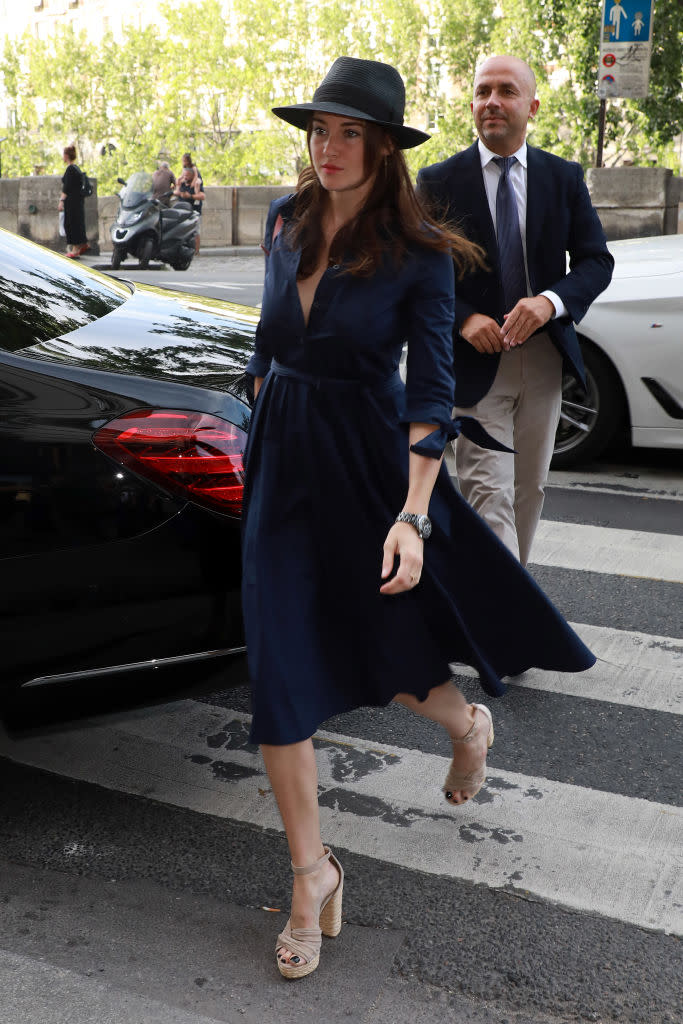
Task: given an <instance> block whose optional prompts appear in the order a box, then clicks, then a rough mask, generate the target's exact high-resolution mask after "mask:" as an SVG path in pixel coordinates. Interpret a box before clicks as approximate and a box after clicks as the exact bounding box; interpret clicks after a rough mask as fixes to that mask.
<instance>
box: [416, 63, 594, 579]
mask: <svg viewBox="0 0 683 1024" xmlns="http://www.w3.org/2000/svg"><path fill="white" fill-rule="evenodd" d="M470 106H471V109H472V112H473V114H474V123H475V126H476V129H477V132H478V135H479V139H478V141H477V142H475V143H474V145H472V146H470V148H469V149H466V150H465V151H464V152H461V153H458V154H456V155H455V156H452V157H450V158H449V159H448V160H445V161H443V162H442V163H438V164H434V165H433V166H431V167H427V168H423V169H422V170H421V171H420V172H419V174H418V178H417V185H418V190H419V191H420V194H421V195H422V197H423V198H424V199H426V200H429V202H430V206H431V208H432V209H433V210H434V211H438V212H439V214H440V215H442V216H444V217H446V219H447V220H449V221H451V222H453V223H456V224H458V225H459V226H460V227H461V228H462V229H463V231H464V232H465V233H466V234H467V236H468V238H470V239H471V240H472V241H474V242H476V243H477V244H478V245H480V246H481V247H482V249H484V251H485V252H486V259H487V264H488V266H487V267H486V268H482V267H476V268H475V269H474V271H472V272H469V273H467V274H466V275H465V277H464V278H463V280H462V281H461V282H460V283H459V285H458V288H457V289H456V303H455V326H456V331H455V336H454V349H455V404H456V412H457V413H458V414H461V415H464V414H467V415H472V416H475V417H476V418H477V419H478V420H479V421H480V422H481V423H482V424H483V425H484V427H485V428H486V430H488V431H489V432H490V433H491V434H492V435H493V436H494V437H495V438H497V439H498V440H500V441H502V442H503V443H504V444H505V445H507V446H508V447H510V448H514V449H515V452H516V454H515V457H514V460H512V459H510V458H509V457H508V456H507V455H505V454H501V453H500V452H496V451H490V450H486V451H484V450H482V449H480V448H477V446H476V445H473V444H472V442H471V441H469V440H468V439H467V438H465V437H460V438H458V441H457V443H456V444H455V455H456V465H457V471H458V480H459V482H460V488H461V491H462V493H463V495H464V496H465V497H466V498H467V500H468V501H469V502H470V503H471V505H472V506H473V507H474V508H475V509H476V510H477V512H479V514H480V515H481V516H483V517H484V519H485V520H486V522H487V523H488V524H489V526H490V527H491V529H492V530H493V531H494V532H495V533H496V534H497V536H498V537H500V539H501V540H502V541H503V542H504V543H505V544H506V545H507V546H508V548H509V549H510V550H511V551H512V552H513V553H514V554H515V555H517V556H518V557H519V559H520V561H521V562H522V565H526V564H527V561H528V559H529V552H530V550H531V544H532V541H533V537H534V533H535V531H536V527H537V525H538V521H539V519H540V516H541V509H542V508H543V498H544V485H545V482H546V479H547V475H548V469H549V467H550V460H551V457H552V454H553V447H554V440H555V431H556V429H557V424H558V422H559V416H560V408H561V402H562V372H563V367H564V370H566V371H567V372H568V373H572V374H573V375H574V376H576V377H577V378H578V379H579V380H584V379H585V378H584V366H583V359H582V357H581V350H580V348H579V343H578V340H577V337H576V332H575V330H574V327H573V324H572V321H574V323H578V322H579V321H580V320H581V318H582V317H583V316H584V315H585V314H586V312H587V310H588V307H589V306H590V304H591V302H593V300H594V299H595V298H596V297H597V296H598V295H599V294H600V292H602V291H604V289H605V288H606V287H607V285H608V284H609V282H610V279H611V276H612V267H613V266H614V260H613V259H612V256H611V255H610V253H609V251H608V249H607V244H606V239H605V233H604V231H603V230H602V226H601V224H600V221H599V219H598V215H597V213H596V212H595V210H594V209H593V206H592V204H591V201H590V197H589V195H588V189H587V188H586V185H585V183H584V180H583V172H582V170H581V167H580V165H579V164H577V163H570V162H569V161H567V160H562V159H560V157H557V156H553V155H552V154H551V153H547V152H545V151H544V150H541V149H535V148H533V147H532V146H528V145H527V143H526V132H527V124H528V122H529V120H530V119H532V118H533V117H534V115H535V113H536V111H537V110H538V106H539V101H538V99H536V80H535V77H534V74H533V71H532V70H531V68H530V67H529V65H528V64H525V63H524V61H522V60H519V59H518V58H517V57H510V56H500V57H491V58H489V59H488V60H487V61H485V62H484V63H483V64H482V65H481V66H480V67H479V68H478V70H477V72H476V74H475V78H474V95H473V100H472V103H471V104H470ZM567 253H569V260H570V269H569V271H567V262H566V260H567Z"/></svg>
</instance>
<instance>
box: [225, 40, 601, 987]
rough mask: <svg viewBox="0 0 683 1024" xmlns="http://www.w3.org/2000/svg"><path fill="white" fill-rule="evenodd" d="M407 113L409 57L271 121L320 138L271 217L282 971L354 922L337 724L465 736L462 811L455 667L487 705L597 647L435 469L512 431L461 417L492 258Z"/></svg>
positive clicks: (256, 671) (249, 587)
mask: <svg viewBox="0 0 683 1024" xmlns="http://www.w3.org/2000/svg"><path fill="white" fill-rule="evenodd" d="M404 105H405V90H404V86H403V81H402V79H401V76H400V75H399V73H398V71H397V70H396V69H395V68H393V67H391V66H390V65H388V64H382V63H379V62H375V61H367V60H357V59H354V58H351V57H340V58H338V59H337V60H336V61H335V63H334V64H333V65H332V68H331V69H330V71H329V72H328V74H327V76H326V77H325V79H324V80H323V82H322V84H321V85H320V86H319V88H318V89H317V90H316V92H315V93H314V96H313V101H312V102H310V103H300V104H295V105H293V106H285V107H277V108H275V110H274V113H275V114H276V115H277V116H278V117H280V118H282V119H283V120H285V121H287V122H288V123H290V124H293V125H295V126H296V127H297V128H301V129H305V130H306V131H307V136H308V150H309V156H310V160H311V166H310V167H307V168H305V169H304V170H303V171H302V173H301V175H300V177H299V182H298V187H297V192H296V194H295V195H293V196H288V197H284V198H280V199H276V200H275V201H274V202H273V203H272V204H271V207H270V210H269V214H268V218H267V223H266V231H265V239H264V248H265V250H266V251H267V252H268V253H269V255H268V256H267V258H266V259H267V262H266V274H265V283H264V292H263V304H262V311H261V319H260V323H259V326H258V330H257V334H256V351H255V354H254V356H253V357H252V359H251V361H250V363H249V365H248V367H247V372H248V373H250V374H252V375H253V376H254V390H255V394H256V403H255V407H254V414H253V417H252V421H251V425H250V430H249V442H248V446H247V455H246V465H247V468H246V474H247V475H246V484H245V508H244V517H243V544H242V557H243V610H244V619H245V626H246V635H247V649H248V654H249V668H250V677H251V688H252V711H253V720H252V729H251V739H252V742H255V743H258V744H260V745H261V751H262V753H263V758H264V762H265V765H266V769H267V772H268V777H269V779H270V783H271V786H272V789H273V793H274V795H275V798H276V800H277V804H278V808H279V810H280V813H281V815H282V820H283V823H284V827H285V832H286V834H287V840H288V843H289V849H290V854H291V860H292V867H293V871H294V883H293V893H292V905H291V916H290V919H289V921H288V922H287V924H286V926H285V928H284V929H283V931H282V932H281V934H280V935H279V936H278V939H277V944H276V957H277V966H278V969H279V971H280V973H281V974H282V975H283V976H284V977H286V978H300V977H303V976H304V975H307V974H310V973H311V971H313V970H315V969H316V967H317V965H318V962H319V955H320V948H321V933H324V934H325V935H336V934H337V933H338V932H339V929H340V927H341V898H342V888H343V871H342V868H341V865H340V863H339V861H338V860H337V859H336V858H335V857H334V856H333V855H332V853H331V852H330V849H329V847H326V846H323V843H322V839H321V834H320V817H319V808H318V785H317V772H316V763H315V753H314V748H313V742H312V736H313V734H314V733H315V731H316V730H317V728H318V727H319V725H320V724H321V722H323V721H324V720H326V719H327V718H329V717H330V716H332V715H335V714H339V713H341V712H344V711H349V710H351V709H354V708H358V707H361V706H363V705H374V706H384V705H387V704H389V703H390V702H391V701H393V700H395V701H397V702H399V703H401V704H403V705H404V706H406V707H408V708H410V709H411V710H412V711H414V712H417V713H418V714H421V715H423V716H425V717H426V718H429V719H431V720H433V721H435V722H438V723H439V724H441V725H442V726H443V727H444V729H445V735H447V736H448V737H450V741H451V743H452V758H453V759H452V763H451V765H450V770H449V772H448V774H447V777H446V781H445V784H444V785H443V789H444V791H445V793H446V799H447V800H448V801H449V802H451V803H455V804H459V803H462V802H464V801H465V800H467V799H469V798H470V797H472V796H474V795H475V794H476V793H477V792H478V790H479V789H480V787H481V786H482V784H483V782H484V778H485V763H486V753H487V749H488V747H489V746H490V745H491V743H492V741H493V725H492V721H491V714H490V712H489V710H488V708H486V707H485V705H483V704H467V703H466V701H465V698H464V697H463V695H462V693H461V692H460V691H459V690H458V689H457V688H456V687H455V686H454V685H453V683H452V682H451V681H450V670H449V663H450V662H452V661H463V662H467V663H469V664H472V665H475V666H476V667H477V669H478V670H479V673H480V680H481V683H482V686H483V688H484V689H485V690H486V692H488V693H489V694H493V695H495V694H500V693H501V692H503V690H504V686H503V684H502V683H501V681H500V676H501V675H504V674H516V673H518V672H520V671H522V670H523V669H524V668H528V667H529V666H531V665H539V666H544V667H548V668H549V667H554V668H556V669H563V670H565V671H579V670H581V669H584V668H587V667H588V666H590V665H591V664H593V662H594V660H595V659H594V658H593V656H592V655H591V653H590V651H588V650H587V649H586V648H585V647H584V645H583V644H582V643H581V641H580V640H579V639H578V637H577V636H576V635H575V634H574V633H573V632H572V631H571V630H570V628H569V626H568V625H567V623H566V622H565V621H564V620H563V619H562V617H561V616H560V615H559V613H558V612H557V611H556V609H555V608H554V607H553V606H552V605H551V604H550V602H549V601H548V600H547V599H546V598H545V596H544V595H543V594H542V593H541V592H540V590H539V589H538V588H537V586H536V585H535V583H534V582H533V581H532V580H531V578H530V577H529V576H528V575H527V573H526V572H525V571H524V570H523V569H522V568H521V566H520V565H519V563H518V562H517V561H516V560H515V559H514V558H513V557H512V555H511V554H510V553H509V552H508V551H507V549H506V548H505V547H504V546H503V545H502V544H501V543H500V542H499V541H498V540H497V539H496V537H495V536H494V535H493V534H492V533H491V531H490V530H489V529H488V527H487V526H486V525H485V524H484V523H483V522H482V520H481V519H480V518H479V517H478V516H477V515H476V514H475V513H474V512H473V511H472V509H471V508H470V506H469V505H468V504H467V503H466V502H465V501H464V500H463V499H462V498H461V497H460V495H459V494H458V493H457V491H456V490H455V488H454V487H453V485H452V483H451V480H450V477H449V475H448V472H447V470H446V468H445V466H443V465H442V454H443V449H444V446H445V445H446V443H447V442H448V440H449V438H452V437H454V436H455V435H456V434H457V432H458V430H459V429H462V430H466V431H467V432H468V434H469V435H470V436H471V437H473V438H475V439H477V440H478V441H479V442H480V443H484V444H488V443H491V444H494V445H495V444H496V442H495V441H493V440H492V439H491V438H488V437H487V435H486V434H485V432H484V431H482V430H481V428H480V427H479V425H478V424H476V423H474V422H473V421H463V422H462V423H458V422H454V421H452V419H451V415H452V407H453V387H454V382H453V367H452V362H453V352H452V332H453V302H454V272H453V266H454V260H455V263H456V265H457V267H458V269H459V270H464V269H471V268H472V267H473V266H476V265H478V264H479V262H480V260H481V256H480V253H479V250H478V248H477V247H476V246H475V245H473V244H472V243H470V242H468V241H467V240H466V239H465V238H463V237H462V236H461V235H460V234H458V233H456V232H454V231H451V230H449V229H447V228H446V227H443V226H441V225H439V224H437V223H435V222H434V221H433V220H431V219H430V218H429V217H428V216H427V215H426V213H425V211H424V210H423V209H422V206H421V204H420V202H419V200H418V199H417V197H416V195H415V191H414V189H413V186H412V183H411V181H410V177H409V174H408V170H407V167H406V162H405V158H404V156H403V152H402V150H403V149H408V148H411V147H414V146H417V145H419V144H420V143H422V142H424V141H425V140H426V139H428V138H429V136H428V135H426V134H425V133H424V132H421V131H419V130H417V129H415V128H410V127H407V126H406V125H404V123H403V112H404ZM406 340H407V342H408V363H407V384H406V386H405V387H404V385H403V383H402V381H401V377H400V374H399V369H398V368H399V361H400V357H401V352H402V348H403V344H404V342H405V341H406ZM507 457H508V458H512V456H511V455H508V456H507Z"/></svg>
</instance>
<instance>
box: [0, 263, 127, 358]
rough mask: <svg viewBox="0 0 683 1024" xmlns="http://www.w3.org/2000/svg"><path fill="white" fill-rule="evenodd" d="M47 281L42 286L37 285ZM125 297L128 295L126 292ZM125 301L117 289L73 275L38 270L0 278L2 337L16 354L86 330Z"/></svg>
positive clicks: (6, 346)
mask: <svg viewBox="0 0 683 1024" xmlns="http://www.w3.org/2000/svg"><path fill="white" fill-rule="evenodd" d="M37 281H41V282H44V284H43V285H41V284H38V283H36V282H37ZM123 294H128V293H127V291H125V290H124V293H123ZM121 302H122V295H121V294H120V293H119V290H118V288H116V289H114V288H109V287H107V289H106V290H105V289H99V288H97V286H96V283H95V282H94V281H93V284H92V285H90V286H89V285H88V284H84V282H83V281H82V280H81V279H80V278H77V277H73V276H72V275H71V274H68V273H65V274H64V275H63V276H62V277H58V276H57V275H56V274H54V273H51V274H47V273H45V272H43V271H42V270H39V269H35V270H32V271H25V272H23V273H21V274H17V276H16V277H12V278H10V277H6V276H2V277H0V337H1V338H2V346H3V347H4V348H10V347H11V350H12V351H14V352H16V351H17V350H18V349H21V348H27V347H28V346H29V345H34V344H36V342H40V341H46V340H49V339H50V338H55V337H57V336H58V335H60V334H69V333H70V332H71V331H75V330H77V329H78V328H79V327H83V326H84V325H85V324H89V323H91V322H92V321H93V320H98V319H99V318H100V317H103V316H106V314H107V313H110V312H111V311H112V309H116V307H117V306H119V305H120V304H121Z"/></svg>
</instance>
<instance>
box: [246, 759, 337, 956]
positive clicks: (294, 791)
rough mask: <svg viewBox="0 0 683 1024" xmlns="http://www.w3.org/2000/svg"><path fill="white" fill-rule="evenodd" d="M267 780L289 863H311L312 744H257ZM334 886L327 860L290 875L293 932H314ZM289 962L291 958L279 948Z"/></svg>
mask: <svg viewBox="0 0 683 1024" xmlns="http://www.w3.org/2000/svg"><path fill="white" fill-rule="evenodd" d="M261 753H262V755H263V760H264V761H265V765H266V771H267V772H268V778H269V779H270V784H271V787H272V790H273V793H274V794H275V799H276V800H277V805H278V808H279V810H280V816H281V817H282V823H283V825H284V827H285V832H286V834H287V842H288V843H289V852H290V855H291V858H292V863H293V864H296V866H297V867H305V866H306V865H308V864H313V863H314V862H315V861H316V860H318V859H319V858H320V857H322V855H323V853H324V852H325V851H324V850H323V844H322V840H321V838H320V813H319V809H318V769H317V766H316V763H315V751H314V750H313V741H312V740H310V739H309V740H303V741H302V742H301V743H290V744H288V745H287V746H282V747H274V746H270V745H262V746H261ZM338 881H339V874H338V872H337V869H336V868H335V867H334V866H333V865H332V864H330V862H329V861H328V862H327V863H326V864H324V865H323V866H322V867H321V869H320V870H319V871H316V872H314V873H313V874H310V875H295V876H294V885H293V889H292V912H291V919H292V927H293V928H315V927H316V926H317V924H318V918H319V915H320V904H321V903H322V901H323V899H324V898H325V897H326V896H327V895H329V893H331V892H332V891H333V889H334V888H335V887H336V885H337V882H338ZM279 952H280V955H281V957H282V958H283V959H284V960H286V961H289V959H290V957H291V956H292V955H294V954H292V953H291V952H290V951H289V950H287V949H284V948H283V949H281V950H280V951H279Z"/></svg>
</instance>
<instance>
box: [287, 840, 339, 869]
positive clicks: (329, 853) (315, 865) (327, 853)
mask: <svg viewBox="0 0 683 1024" xmlns="http://www.w3.org/2000/svg"><path fill="white" fill-rule="evenodd" d="M323 850H324V851H325V852H324V854H323V855H322V857H320V859H319V860H316V861H314V862H313V864H307V865H306V866H305V867H303V868H298V867H297V866H296V864H292V862H291V861H290V864H292V871H293V872H294V874H295V875H312V874H313V872H314V871H319V870H320V868H321V867H322V866H323V864H324V863H325V861H326V860H329V859H330V857H331V856H332V850H331V849H330V848H329V846H323Z"/></svg>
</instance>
